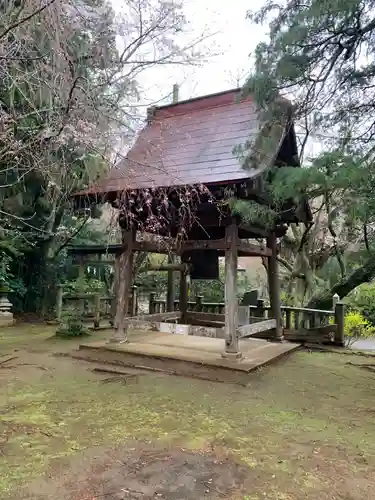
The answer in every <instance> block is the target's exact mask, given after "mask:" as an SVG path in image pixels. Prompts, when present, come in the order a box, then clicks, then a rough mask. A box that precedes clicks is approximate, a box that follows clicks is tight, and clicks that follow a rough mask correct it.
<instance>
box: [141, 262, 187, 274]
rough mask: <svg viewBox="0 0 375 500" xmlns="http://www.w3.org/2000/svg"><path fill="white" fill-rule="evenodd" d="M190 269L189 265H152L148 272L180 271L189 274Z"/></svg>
mask: <svg viewBox="0 0 375 500" xmlns="http://www.w3.org/2000/svg"><path fill="white" fill-rule="evenodd" d="M189 269H190V266H189V264H177V263H174V264H150V265H149V266H148V267H147V271H180V272H185V273H188V272H189Z"/></svg>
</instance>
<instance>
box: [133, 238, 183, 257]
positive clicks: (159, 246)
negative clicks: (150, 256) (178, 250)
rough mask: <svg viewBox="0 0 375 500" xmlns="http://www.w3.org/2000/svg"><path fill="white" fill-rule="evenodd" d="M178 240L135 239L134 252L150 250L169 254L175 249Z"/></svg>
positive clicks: (150, 251)
mask: <svg viewBox="0 0 375 500" xmlns="http://www.w3.org/2000/svg"><path fill="white" fill-rule="evenodd" d="M175 247H176V242H175V241H174V240H171V239H166V238H165V239H164V240H163V242H155V241H135V242H134V245H133V251H134V252H149V253H161V254H166V255H167V254H169V253H171V252H173V251H174V249H175Z"/></svg>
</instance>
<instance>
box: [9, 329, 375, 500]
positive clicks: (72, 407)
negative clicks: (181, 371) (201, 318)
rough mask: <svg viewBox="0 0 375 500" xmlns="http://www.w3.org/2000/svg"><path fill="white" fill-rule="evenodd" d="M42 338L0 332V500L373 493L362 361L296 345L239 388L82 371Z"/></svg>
mask: <svg viewBox="0 0 375 500" xmlns="http://www.w3.org/2000/svg"><path fill="white" fill-rule="evenodd" d="M52 333H53V328H46V327H43V326H40V325H39V326H38V325H35V326H31V325H27V326H22V327H16V328H10V329H2V330H0V383H1V385H2V387H3V390H2V391H1V393H0V498H1V499H4V500H7V499H14V500H17V499H21V500H23V499H31V500H46V499H54V500H101V499H108V500H120V499H133V500H135V499H145V500H148V499H166V500H193V499H194V500H200V499H205V498H207V499H220V498H225V499H231V500H261V499H268V500H302V499H307V500H316V499H317V498H319V499H320V500H333V499H339V500H367V499H369V500H370V499H371V500H373V499H374V493H373V492H374V491H375V439H374V438H373V434H374V426H375V423H374V412H375V409H374V397H375V374H374V372H373V371H372V370H371V367H370V369H368V367H367V368H366V367H365V368H364V367H360V366H355V365H359V364H372V363H374V364H375V358H363V357H359V356H354V355H340V354H332V353H315V352H314V353H311V352H308V351H300V352H296V353H294V354H292V355H291V356H289V357H288V358H286V359H284V360H281V361H279V362H277V363H275V364H273V365H271V366H269V367H267V368H265V369H263V370H260V371H258V372H255V373H254V374H253V376H252V379H251V380H252V382H251V384H250V386H249V387H246V388H244V387H240V386H234V385H227V384H222V383H213V382H205V381H200V380H195V379H187V378H181V377H173V376H166V375H161V374H160V375H159V374H158V375H155V373H152V374H150V373H148V372H141V371H130V370H127V371H128V372H129V376H128V377H112V376H111V375H110V374H106V373H97V372H93V371H92V370H93V368H95V367H98V365H93V364H89V363H85V362H83V361H78V360H73V359H72V358H70V357H68V356H66V355H64V354H66V353H68V352H69V351H70V350H71V349H73V348H74V347H75V346H76V345H77V342H76V341H74V340H73V341H65V340H61V339H52V340H51V339H50V338H49V337H50V336H51V334H52ZM103 335H105V334H103ZM97 336H98V334H95V337H97ZM8 358H12V359H8Z"/></svg>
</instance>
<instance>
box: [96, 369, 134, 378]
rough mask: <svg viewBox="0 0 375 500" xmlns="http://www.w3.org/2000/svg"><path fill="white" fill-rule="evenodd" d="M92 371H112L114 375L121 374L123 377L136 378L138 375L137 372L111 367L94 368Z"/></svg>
mask: <svg viewBox="0 0 375 500" xmlns="http://www.w3.org/2000/svg"><path fill="white" fill-rule="evenodd" d="M91 371H93V372H94V373H111V374H112V375H121V376H123V377H129V378H134V377H136V376H137V374H135V373H129V372H121V371H119V370H110V369H109V368H93V369H92V370H91Z"/></svg>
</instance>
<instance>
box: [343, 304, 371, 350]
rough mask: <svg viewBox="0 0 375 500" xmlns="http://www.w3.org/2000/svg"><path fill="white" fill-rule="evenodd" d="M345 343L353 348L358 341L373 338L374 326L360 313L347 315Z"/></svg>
mask: <svg viewBox="0 0 375 500" xmlns="http://www.w3.org/2000/svg"><path fill="white" fill-rule="evenodd" d="M344 325H345V343H346V346H348V347H349V346H351V345H352V344H353V343H354V342H355V341H356V340H358V339H365V338H368V337H371V336H372V335H374V333H375V328H374V327H373V326H372V324H371V323H370V322H369V321H368V320H367V319H366V318H365V317H364V316H363V315H362V314H361V313H360V312H358V311H351V312H348V313H347V314H346V315H345V322H344Z"/></svg>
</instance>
